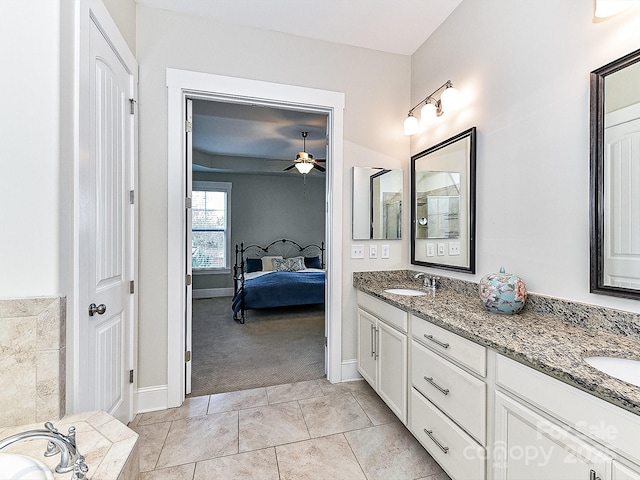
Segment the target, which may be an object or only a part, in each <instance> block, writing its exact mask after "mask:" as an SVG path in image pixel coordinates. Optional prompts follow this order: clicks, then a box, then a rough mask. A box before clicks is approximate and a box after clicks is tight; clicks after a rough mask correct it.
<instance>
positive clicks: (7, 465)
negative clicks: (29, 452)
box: [0, 453, 53, 480]
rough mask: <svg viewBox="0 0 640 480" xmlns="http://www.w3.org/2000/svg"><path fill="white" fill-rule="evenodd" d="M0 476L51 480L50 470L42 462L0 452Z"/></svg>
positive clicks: (30, 479)
mask: <svg viewBox="0 0 640 480" xmlns="http://www.w3.org/2000/svg"><path fill="white" fill-rule="evenodd" d="M0 472H2V478H11V479H16V480H53V475H52V474H51V470H49V469H48V468H47V467H45V466H44V465H43V464H42V462H40V461H39V460H36V459H34V458H31V457H26V456H24V455H18V454H15V453H0Z"/></svg>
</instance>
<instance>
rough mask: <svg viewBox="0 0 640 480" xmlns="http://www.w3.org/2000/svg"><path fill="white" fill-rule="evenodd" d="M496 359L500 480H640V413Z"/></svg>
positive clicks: (496, 443) (494, 456)
mask: <svg viewBox="0 0 640 480" xmlns="http://www.w3.org/2000/svg"><path fill="white" fill-rule="evenodd" d="M496 357H497V359H496V392H495V412H494V442H493V447H492V451H491V452H490V456H491V457H492V460H493V462H492V463H493V477H494V478H495V479H496V480H529V479H532V480H533V479H539V478H571V479H577V480H582V479H584V480H595V479H598V478H599V479H601V480H609V479H611V480H631V479H633V480H638V479H640V467H637V466H633V464H634V463H635V462H638V461H640V418H639V417H638V416H637V415H634V414H632V413H630V412H627V411H625V410H622V409H620V408H617V407H615V406H613V405H611V404H609V403H607V402H604V401H603V400H600V399H598V398H595V397H593V396H592V395H588V394H586V393H584V392H581V391H579V390H578V389H576V388H573V387H571V386H569V385H566V384H564V383H562V382H560V381H558V380H556V379H554V378H551V377H549V376H547V375H545V374H542V373H540V372H537V371H535V370H533V369H532V368H529V367H527V366H524V365H522V364H519V363H517V362H515V361H513V360H511V359H508V358H506V357H504V356H502V355H496Z"/></svg>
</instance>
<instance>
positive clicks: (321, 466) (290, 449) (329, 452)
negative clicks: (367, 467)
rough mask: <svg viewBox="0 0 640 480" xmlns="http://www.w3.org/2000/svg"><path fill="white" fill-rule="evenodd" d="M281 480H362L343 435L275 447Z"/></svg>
mask: <svg viewBox="0 0 640 480" xmlns="http://www.w3.org/2000/svg"><path fill="white" fill-rule="evenodd" d="M276 455H277V457H278V467H279V468H280V479H281V480H324V479H329V478H330V479H332V480H341V479H344V480H366V477H365V476H364V473H363V472H362V468H360V465H359V464H358V461H357V460H356V457H355V456H354V454H353V452H352V451H351V448H350V447H349V444H348V443H347V441H346V439H345V438H344V435H342V434H337V435H331V436H328V437H321V438H314V439H311V440H306V441H304V442H297V443H290V444H288V445H281V446H279V447H276Z"/></svg>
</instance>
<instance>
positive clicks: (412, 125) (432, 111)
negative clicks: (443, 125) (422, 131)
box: [404, 80, 459, 135]
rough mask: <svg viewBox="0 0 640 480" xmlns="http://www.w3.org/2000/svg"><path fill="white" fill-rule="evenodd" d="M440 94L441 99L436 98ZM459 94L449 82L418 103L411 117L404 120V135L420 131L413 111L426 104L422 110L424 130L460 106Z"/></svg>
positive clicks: (421, 122)
mask: <svg viewBox="0 0 640 480" xmlns="http://www.w3.org/2000/svg"><path fill="white" fill-rule="evenodd" d="M441 90H442V93H440V98H436V96H435V95H436V94H437V93H438V92H440V91H441ZM458 97H459V93H458V90H456V89H455V88H453V85H452V83H451V80H447V82H446V83H445V84H443V85H442V86H440V87H439V88H438V89H436V91H434V92H433V93H432V94H431V95H429V96H428V97H427V98H425V99H424V100H421V101H420V102H418V104H417V105H416V106H414V107H413V108H412V109H411V110H409V115H407V118H405V119H404V134H405V135H415V134H416V133H418V131H419V126H420V125H419V124H418V119H417V118H416V117H414V116H413V111H414V110H415V109H416V108H418V107H419V106H420V105H422V104H423V103H424V105H423V106H422V108H421V109H420V124H421V125H422V127H423V128H424V127H425V126H427V125H429V124H430V123H432V122H433V121H434V120H435V119H436V117H439V116H440V115H442V114H443V113H444V111H445V110H452V109H454V108H455V107H456V105H457V104H458Z"/></svg>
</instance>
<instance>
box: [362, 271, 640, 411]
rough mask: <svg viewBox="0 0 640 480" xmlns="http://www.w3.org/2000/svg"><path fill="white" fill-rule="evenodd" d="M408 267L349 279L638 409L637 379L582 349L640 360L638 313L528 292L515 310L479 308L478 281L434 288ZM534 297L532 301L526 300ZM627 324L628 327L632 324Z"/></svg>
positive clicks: (565, 379) (476, 339)
mask: <svg viewBox="0 0 640 480" xmlns="http://www.w3.org/2000/svg"><path fill="white" fill-rule="evenodd" d="M415 273H417V272H410V271H406V270H403V271H390V272H356V273H354V281H353V284H354V287H356V288H357V289H358V290H361V291H362V292H364V293H367V294H369V295H372V296H374V297H377V298H379V299H382V300H384V301H385V302H387V303H389V304H391V305H393V306H395V307H398V308H400V309H402V310H404V311H407V312H409V313H412V314H414V315H416V316H418V317H420V318H423V319H425V320H427V321H429V322H431V323H433V324H435V325H438V326H440V327H442V328H445V329H447V330H450V331H452V332H454V333H456V334H458V335H460V336H462V337H464V338H467V339H469V340H471V341H473V342H475V343H477V344H479V345H483V346H485V347H489V348H491V349H493V350H495V351H496V352H498V353H500V354H502V355H505V356H506V357H509V358H511V359H513V360H516V361H518V362H520V363H523V364H525V365H527V366H529V367H532V368H534V369H536V370H539V371H541V372H543V373H546V374H547V375H550V376H552V377H554V378H557V379H559V380H561V381H563V382H565V383H567V384H569V385H571V386H574V387H577V388H579V389H581V390H583V391H585V392H587V393H590V394H592V395H594V396H596V397H599V398H601V399H603V400H605V401H607V402H610V403H612V404H614V405H617V406H619V407H622V408H624V409H626V410H628V411H630V412H632V413H635V414H636V415H640V387H637V386H634V385H631V384H629V383H626V382H624V381H622V380H618V379H616V378H614V377H612V376H610V375H607V374H605V373H603V372H600V371H599V370H596V369H595V368H593V367H591V366H590V365H588V364H587V363H585V362H584V361H583V358H584V357H590V356H612V357H621V358H627V359H632V360H640V335H637V331H636V330H637V329H640V315H638V314H633V313H629V314H627V312H620V311H617V310H610V309H604V308H601V307H594V308H591V307H592V306H589V305H584V304H578V303H576V304H572V303H571V302H566V301H560V302H555V303H560V306H558V305H557V304H555V303H554V301H553V299H549V298H546V297H537V298H536V296H532V295H529V298H528V299H527V307H525V309H524V310H523V311H521V312H520V313H517V314H514V315H501V314H496V313H491V312H489V311H487V310H486V309H485V308H484V305H483V304H482V301H481V300H480V298H479V296H478V294H477V291H476V290H475V289H476V288H477V284H475V283H472V282H464V281H458V280H452V279H444V278H443V279H442V280H441V284H442V285H441V287H440V288H439V289H437V290H436V291H435V293H434V292H433V291H431V290H430V289H423V288H422V287H421V286H420V285H421V284H420V283H419V282H418V281H416V280H413V274H415ZM387 288H412V289H416V290H424V291H425V292H427V295H424V296H416V297H411V296H403V295H394V294H391V293H387V292H385V291H384V290H385V289H387ZM530 303H531V304H532V305H529V304H530ZM629 330H631V331H629Z"/></svg>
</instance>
